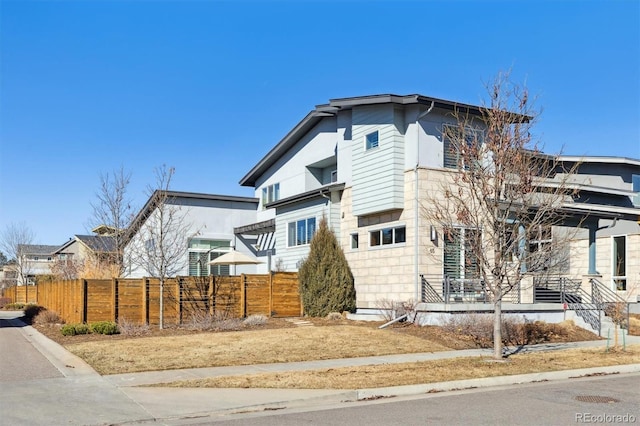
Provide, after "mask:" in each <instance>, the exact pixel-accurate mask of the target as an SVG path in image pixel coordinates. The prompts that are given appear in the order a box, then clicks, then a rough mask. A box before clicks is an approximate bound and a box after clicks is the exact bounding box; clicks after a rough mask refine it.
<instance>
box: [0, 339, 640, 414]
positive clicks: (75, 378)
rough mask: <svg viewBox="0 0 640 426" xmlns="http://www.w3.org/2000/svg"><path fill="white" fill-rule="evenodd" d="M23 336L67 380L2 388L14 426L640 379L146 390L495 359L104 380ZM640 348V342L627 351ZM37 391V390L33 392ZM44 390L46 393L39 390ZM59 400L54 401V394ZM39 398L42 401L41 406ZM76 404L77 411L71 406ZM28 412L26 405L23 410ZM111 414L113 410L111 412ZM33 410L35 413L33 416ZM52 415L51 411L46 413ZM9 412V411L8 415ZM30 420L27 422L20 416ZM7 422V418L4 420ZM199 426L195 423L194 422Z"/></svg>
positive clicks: (292, 366) (48, 344) (274, 367)
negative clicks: (213, 380) (241, 377)
mask: <svg viewBox="0 0 640 426" xmlns="http://www.w3.org/2000/svg"><path fill="white" fill-rule="evenodd" d="M21 330H22V332H23V333H24V334H25V336H26V337H27V338H28V339H29V340H30V342H31V343H32V344H33V346H34V347H35V348H37V349H38V351H40V352H41V353H42V354H43V355H44V356H45V357H46V358H47V359H48V360H49V361H50V362H51V363H52V364H53V365H55V366H56V367H57V368H58V369H59V370H60V371H61V373H62V374H63V375H64V378H62V379H60V378H57V379H48V380H38V381H30V382H28V383H22V382H16V383H10V385H11V386H9V387H5V384H6V383H3V386H2V391H1V393H0V399H3V398H8V399H6V400H5V401H4V402H3V405H4V404H5V403H7V406H15V407H19V406H21V403H22V401H25V400H29V401H31V402H29V403H28V404H26V406H25V408H27V411H25V412H23V411H22V410H19V411H17V410H12V412H11V415H12V417H10V419H11V421H12V424H60V423H64V424H82V425H84V424H127V423H156V424H157V423H160V424H186V423H189V421H190V420H189V419H198V420H197V421H199V422H202V421H204V419H206V418H208V419H213V418H214V417H217V416H225V417H226V418H229V417H228V416H229V415H231V414H233V413H240V412H242V413H246V412H250V411H262V410H273V409H283V408H296V407H298V408H299V407H306V408H313V407H321V406H322V407H326V406H339V405H340V404H344V403H346V402H352V401H358V400H363V399H367V398H372V397H383V396H386V397H388V396H402V395H416V394H422V393H427V392H433V391H446V390H452V389H466V388H473V387H489V386H497V385H508V384H516V383H527V382H535V381H540V380H560V379H566V378H570V377H579V376H585V375H589V374H598V373H605V374H613V373H631V372H640V364H634V365H625V366H613V367H596V368H590V369H582V370H570V371H558V372H551V373H536V374H527V375H521V376H504V377H493V378H486V379H471V380H460V381H455V382H445V383H433V384H428V385H411V386H398V387H391V388H378V389H360V390H351V391H343V390H297V389H296V390H290V389H180V388H162V387H144V385H149V384H157V383H166V382H170V381H175V380H187V379H195V378H205V377H215V376H221V375H230V374H250V373H258V372H277V371H296V370H298V371H301V370H308V369H319V368H320V369H321V368H338V367H347V366H358V365H372V364H389V363H403V362H413V361H428V360H436V359H446V358H456V357H466V356H481V355H489V354H490V353H491V351H490V350H481V349H477V350H476V349H473V350H465V351H447V352H433V353H420V354H406V355H389V356H381V357H366V358H349V359H335V360H324V361H309V362H295V363H280V364H261V365H249V366H239V367H217V368H199V369H183V370H170V371H158V372H143V373H131V374H118V375H110V376H99V375H98V374H97V373H96V372H95V371H94V370H93V369H92V368H91V367H90V366H88V365H87V364H86V363H85V362H84V361H83V360H81V359H80V358H78V357H76V356H75V355H73V354H70V353H69V352H68V351H66V350H65V349H64V348H63V347H62V346H60V345H58V344H57V343H55V342H53V341H51V340H49V339H48V338H46V337H45V336H43V335H42V334H40V333H39V332H38V331H37V330H35V329H33V328H32V327H22V328H21ZM635 343H640V337H633V338H630V339H628V340H627V344H635ZM605 345H606V342H605V341H595V342H578V343H567V344H546V345H535V346H530V347H526V348H525V349H524V350H523V351H522V352H531V351H549V350H561V349H567V348H578V347H602V348H604V347H605ZM34 389H35V390H34ZM38 389H40V390H38ZM46 394H48V395H50V396H51V395H53V400H52V398H51V397H48V398H47V395H46ZM38 398H43V401H44V403H42V401H40V402H39V401H38ZM74 401H75V402H76V403H77V404H76V405H73V404H72V402H74ZM22 406H24V405H22ZM105 407H106V408H105ZM32 410H34V411H32ZM47 410H48V412H47ZM4 411H5V409H4V408H3V412H4ZM20 413H23V415H22V417H21V414H20ZM4 419H5V420H6V419H7V418H6V417H4ZM193 421H196V420H193Z"/></svg>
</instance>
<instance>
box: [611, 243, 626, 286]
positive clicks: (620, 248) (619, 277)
mask: <svg viewBox="0 0 640 426" xmlns="http://www.w3.org/2000/svg"><path fill="white" fill-rule="evenodd" d="M612 278H613V284H614V285H615V286H616V290H618V291H625V290H626V289H627V237H626V236H625V235H621V236H618V237H613V277H612Z"/></svg>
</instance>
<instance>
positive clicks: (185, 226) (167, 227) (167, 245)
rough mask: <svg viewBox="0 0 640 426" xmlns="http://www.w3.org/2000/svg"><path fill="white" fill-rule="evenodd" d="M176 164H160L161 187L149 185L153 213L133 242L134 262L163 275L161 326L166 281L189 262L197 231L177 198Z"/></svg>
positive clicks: (158, 171) (160, 276) (148, 272)
mask: <svg viewBox="0 0 640 426" xmlns="http://www.w3.org/2000/svg"><path fill="white" fill-rule="evenodd" d="M174 173H175V169H174V168H172V167H171V168H167V167H166V166H164V165H163V166H162V167H159V168H156V170H155V175H156V185H157V189H152V188H151V187H149V189H148V192H149V204H150V206H151V211H150V213H149V216H148V217H147V218H146V220H145V221H144V224H142V225H141V226H140V229H139V230H138V232H137V235H136V237H135V238H136V242H135V243H134V244H132V251H131V256H132V262H133V264H134V265H135V266H136V267H139V268H141V269H143V270H144V271H145V272H146V273H147V274H149V276H152V277H158V278H159V279H160V328H163V320H164V312H163V311H164V284H165V281H166V279H167V278H170V277H174V276H176V274H177V273H178V272H180V271H181V270H183V269H184V267H185V266H186V264H187V242H188V238H189V236H190V235H191V234H193V231H192V230H191V226H190V224H189V223H187V222H186V221H185V217H186V215H187V210H186V208H185V207H184V206H180V205H178V204H176V203H175V202H174V200H175V199H174V197H172V195H171V191H170V188H171V180H172V178H173V174H174Z"/></svg>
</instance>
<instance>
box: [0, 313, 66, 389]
mask: <svg viewBox="0 0 640 426" xmlns="http://www.w3.org/2000/svg"><path fill="white" fill-rule="evenodd" d="M20 314H21V313H18V312H11V311H0V354H1V355H2V360H1V361H0V382H13V381H17V380H37V379H51V378H54V377H63V375H62V373H61V372H60V371H59V370H58V369H57V368H56V367H54V366H53V365H52V364H51V363H50V362H49V361H48V360H47V358H45V357H44V355H42V354H41V353H40V352H39V351H38V350H36V349H35V348H34V346H33V345H32V344H31V342H30V341H29V340H28V338H29V335H28V334H27V333H24V332H23V331H24V330H23V328H24V324H23V323H22V322H21V321H19V320H16V318H18V316H19V315H20Z"/></svg>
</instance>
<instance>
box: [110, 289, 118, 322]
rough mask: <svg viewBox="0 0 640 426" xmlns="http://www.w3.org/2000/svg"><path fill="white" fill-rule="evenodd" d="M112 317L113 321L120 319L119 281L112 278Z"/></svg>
mask: <svg viewBox="0 0 640 426" xmlns="http://www.w3.org/2000/svg"><path fill="white" fill-rule="evenodd" d="M111 318H113V322H117V321H118V282H117V280H116V279H115V278H111Z"/></svg>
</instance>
